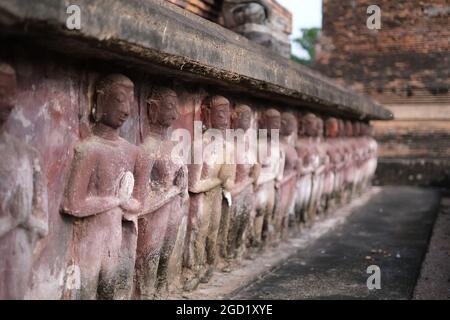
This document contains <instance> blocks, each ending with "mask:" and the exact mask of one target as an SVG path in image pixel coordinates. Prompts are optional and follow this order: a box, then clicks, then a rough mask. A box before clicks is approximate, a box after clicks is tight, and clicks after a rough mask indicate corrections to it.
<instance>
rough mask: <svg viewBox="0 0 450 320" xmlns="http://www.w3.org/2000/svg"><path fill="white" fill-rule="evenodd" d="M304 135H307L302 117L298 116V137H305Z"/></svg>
mask: <svg viewBox="0 0 450 320" xmlns="http://www.w3.org/2000/svg"><path fill="white" fill-rule="evenodd" d="M304 135H305V130H304V128H303V120H302V116H301V115H299V116H297V136H298V137H303V136H304Z"/></svg>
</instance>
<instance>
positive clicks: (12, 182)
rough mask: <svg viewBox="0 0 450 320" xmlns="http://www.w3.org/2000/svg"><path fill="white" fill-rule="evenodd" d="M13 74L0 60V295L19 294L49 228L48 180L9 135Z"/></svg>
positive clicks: (31, 154)
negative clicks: (38, 247) (37, 248)
mask: <svg viewBox="0 0 450 320" xmlns="http://www.w3.org/2000/svg"><path fill="white" fill-rule="evenodd" d="M15 99H16V74H15V71H14V69H13V68H12V67H11V66H10V65H8V64H5V63H1V62H0V154H1V157H2V158H1V161H0V299H2V300H3V299H23V298H24V296H25V293H26V290H27V288H28V285H29V280H30V274H31V267H32V262H33V249H34V248H35V245H36V242H37V241H38V240H39V239H40V238H42V237H44V236H45V235H46V234H47V231H48V225H47V219H48V211H47V181H46V179H45V173H44V172H43V168H42V167H41V162H40V160H39V155H38V152H37V151H36V150H35V149H34V148H32V147H30V146H27V145H25V144H23V143H22V142H21V141H19V140H18V139H17V138H15V137H14V136H12V135H10V134H9V133H7V132H6V130H5V125H4V124H5V122H6V120H7V119H8V116H9V114H10V113H11V111H12V109H13V108H14V106H15Z"/></svg>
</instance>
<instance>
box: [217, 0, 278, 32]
mask: <svg viewBox="0 0 450 320" xmlns="http://www.w3.org/2000/svg"><path fill="white" fill-rule="evenodd" d="M222 12H223V17H224V20H225V25H226V26H227V28H230V29H233V28H236V27H239V26H243V25H245V24H249V23H250V24H259V25H263V24H265V23H266V21H267V20H268V19H269V15H270V12H271V10H270V7H269V6H268V4H267V2H266V1H265V0H224V2H223V11H222Z"/></svg>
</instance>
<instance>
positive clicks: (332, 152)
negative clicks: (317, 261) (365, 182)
mask: <svg viewBox="0 0 450 320" xmlns="http://www.w3.org/2000/svg"><path fill="white" fill-rule="evenodd" d="M338 130H339V129H338V121H337V119H336V118H328V119H327V120H326V121H325V135H326V150H327V155H328V158H329V166H328V168H327V170H326V177H325V189H324V193H325V196H326V207H327V210H331V209H333V208H334V207H335V206H336V204H337V200H336V199H337V194H338V192H339V187H338V184H337V180H338V173H337V172H338V170H339V168H340V163H341V158H340V153H339V145H338V141H337V139H336V138H337V136H338Z"/></svg>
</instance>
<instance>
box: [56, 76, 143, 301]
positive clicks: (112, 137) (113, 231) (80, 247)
mask: <svg viewBox="0 0 450 320" xmlns="http://www.w3.org/2000/svg"><path fill="white" fill-rule="evenodd" d="M133 96H134V85H133V83H132V82H131V80H130V79H128V78H127V77H125V76H123V75H120V74H111V75H108V76H106V77H104V78H102V79H100V81H98V83H97V85H96V88H95V97H94V102H95V114H94V118H95V125H94V127H93V130H92V131H93V134H92V135H91V136H90V137H88V138H86V139H85V140H82V141H80V142H78V143H77V145H76V146H75V154H74V158H73V161H72V167H71V170H70V175H69V179H68V182H67V187H66V191H65V198H64V201H63V205H62V211H63V213H64V214H67V215H70V216H73V217H75V218H76V219H75V220H74V226H73V228H74V238H73V243H72V246H74V252H75V257H73V260H75V264H76V265H78V266H79V268H80V276H81V287H80V289H79V290H78V292H77V297H78V298H81V299H95V298H97V299H113V298H116V299H121V298H129V296H130V294H131V289H132V276H130V275H132V274H133V270H134V252H135V250H136V244H135V242H136V238H137V226H136V220H137V213H138V212H139V210H140V203H139V202H138V200H137V199H136V194H135V191H133V189H134V174H135V172H136V169H137V165H138V159H139V150H138V149H137V147H136V146H134V145H132V144H130V143H129V142H128V141H126V140H125V139H123V138H121V137H120V136H119V129H120V127H121V126H122V125H123V124H124V122H125V121H126V120H127V118H128V116H129V114H130V109H131V104H132V102H133ZM123 228H124V229H125V231H127V234H126V235H127V238H126V242H123V241H122V240H123ZM128 232H133V233H132V234H131V235H130V234H129V233H128ZM129 237H131V238H129ZM124 244H126V245H124Z"/></svg>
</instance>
